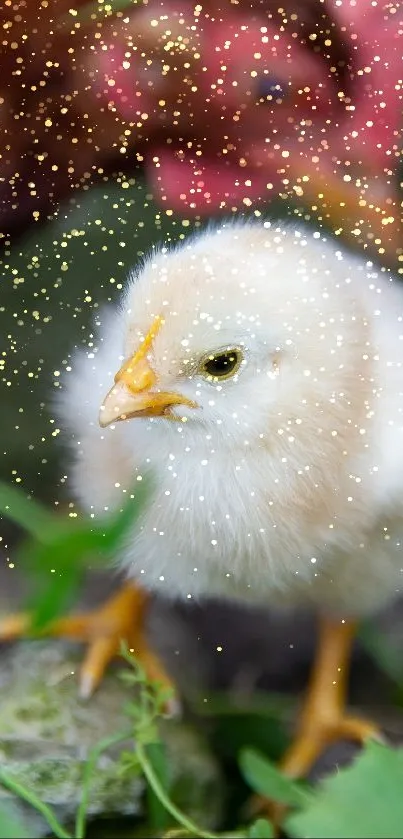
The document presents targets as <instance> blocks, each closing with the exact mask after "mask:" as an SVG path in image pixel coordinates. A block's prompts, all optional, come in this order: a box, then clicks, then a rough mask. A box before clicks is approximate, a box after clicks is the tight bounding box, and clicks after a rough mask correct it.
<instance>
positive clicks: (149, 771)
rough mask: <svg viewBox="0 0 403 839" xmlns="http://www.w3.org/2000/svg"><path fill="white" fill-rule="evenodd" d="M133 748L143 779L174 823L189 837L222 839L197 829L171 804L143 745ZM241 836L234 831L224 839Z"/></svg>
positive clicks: (169, 833)
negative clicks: (179, 825) (180, 826)
mask: <svg viewBox="0 0 403 839" xmlns="http://www.w3.org/2000/svg"><path fill="white" fill-rule="evenodd" d="M134 748H135V753H136V755H137V758H138V761H139V763H140V765H141V768H142V770H143V773H144V775H145V777H146V778H147V781H148V783H149V784H150V787H151V788H152V790H153V792H154V793H155V795H156V796H157V798H158V799H159V800H160V802H161V804H162V805H163V806H164V807H165V809H166V810H167V812H168V813H170V815H171V816H172V818H174V819H175V821H177V822H178V824H181V825H182V827H183V828H184V831H186V833H189V834H190V835H191V836H197V837H199V839H223V836H222V834H220V833H210V832H209V831H207V830H203V829H202V828H200V827H198V826H197V824H195V823H194V822H193V821H192V820H191V819H189V818H188V817H187V816H186V815H185V813H182V811H181V810H179V808H178V807H176V805H175V804H174V803H173V801H171V799H170V798H169V797H168V795H167V794H166V792H165V790H164V789H163V788H162V786H161V784H160V781H159V779H158V777H157V775H156V773H155V772H154V769H153V767H152V765H151V763H150V761H149V759H148V757H147V755H146V752H145V749H144V747H143V744H142V743H140V742H137V743H135V746H134ZM181 833H182V832H180V833H179V835H181ZM169 835H172V836H174V835H175V831H173V832H171V831H168V833H167V834H166V836H169ZM182 835H183V834H182ZM242 836H244V834H243V833H240V832H239V831H234V832H233V833H226V834H225V837H226V839H230V837H233V839H236V837H242Z"/></svg>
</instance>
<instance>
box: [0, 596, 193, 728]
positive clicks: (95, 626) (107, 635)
mask: <svg viewBox="0 0 403 839" xmlns="http://www.w3.org/2000/svg"><path fill="white" fill-rule="evenodd" d="M148 599H149V595H148V594H146V593H145V592H144V591H142V590H141V589H139V588H136V587H135V586H133V585H128V584H127V585H125V586H123V587H122V588H121V589H120V590H119V591H118V593H117V594H115V595H114V596H113V597H111V599H110V600H108V601H107V602H106V603H105V604H104V605H103V606H101V607H100V608H99V609H96V610H94V611H93V612H88V613H83V614H76V615H69V616H67V617H64V618H60V619H58V620H56V621H53V622H52V623H51V624H49V626H47V627H46V628H45V629H44V630H43V631H41V632H40V633H39V634H40V635H41V636H53V637H64V638H70V639H72V640H75V641H83V642H84V643H86V644H88V650H87V654H86V656H85V658H84V661H83V663H82V665H81V670H80V682H79V684H80V696H81V697H83V698H88V697H89V696H91V694H92V693H93V692H94V690H95V689H96V687H97V686H98V685H99V683H100V682H101V680H102V677H103V675H104V673H105V670H106V668H107V666H108V664H109V663H110V661H111V660H112V659H113V658H114V657H115V656H116V655H119V654H120V651H121V644H122V642H125V643H126V644H127V646H128V648H129V650H130V652H131V653H133V655H134V656H135V657H136V658H137V659H138V661H139V662H140V664H141V665H142V667H143V668H144V671H145V673H146V676H147V678H148V679H150V680H152V681H156V682H159V683H160V684H161V685H162V686H163V687H166V688H169V689H170V691H172V690H173V686H172V682H171V680H170V678H169V676H168V675H167V673H166V671H165V668H164V666H163V665H162V663H161V662H160V661H159V659H158V657H157V656H156V655H155V653H154V652H153V651H152V650H151V649H150V647H149V646H148V643H147V641H146V638H145V635H144V630H143V624H144V616H145V611H146V607H147V604H148ZM29 623H30V619H29V615H26V614H17V615H11V616H10V617H8V618H4V620H2V621H0V641H11V640H14V639H17V638H21V637H22V636H23V635H24V634H26V633H28V632H29ZM176 705H177V702H176V700H175V699H172V701H169V702H168V703H167V706H168V707H167V711H171V712H173V711H174V709H175V707H176Z"/></svg>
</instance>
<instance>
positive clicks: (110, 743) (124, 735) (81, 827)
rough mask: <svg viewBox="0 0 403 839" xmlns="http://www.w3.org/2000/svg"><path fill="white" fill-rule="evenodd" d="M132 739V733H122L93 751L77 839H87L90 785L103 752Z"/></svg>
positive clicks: (89, 760)
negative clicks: (86, 828) (86, 827)
mask: <svg viewBox="0 0 403 839" xmlns="http://www.w3.org/2000/svg"><path fill="white" fill-rule="evenodd" d="M131 737H132V732H131V731H124V732H120V734H114V735H113V736H112V737H105V739H104V740H101V741H100V742H99V743H97V745H96V746H94V748H93V749H91V751H90V753H89V755H88V759H87V761H86V764H85V769H84V776H83V791H82V795H81V801H80V804H79V807H78V810H77V813H76V825H75V831H74V837H75V839H84V837H85V826H86V819H87V810H88V799H89V794H90V785H91V780H92V777H93V772H94V769H95V766H96V763H97V761H98V759H99V757H100V755H101V754H102V752H104V751H106V749H109V748H110V746H115V745H116V743H121V742H122V741H123V740H129V739H130V738H131Z"/></svg>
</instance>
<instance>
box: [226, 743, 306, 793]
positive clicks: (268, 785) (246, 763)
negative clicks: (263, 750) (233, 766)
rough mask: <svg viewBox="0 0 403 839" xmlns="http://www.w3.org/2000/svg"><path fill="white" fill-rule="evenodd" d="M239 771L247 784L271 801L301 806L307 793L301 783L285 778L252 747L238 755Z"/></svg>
mask: <svg viewBox="0 0 403 839" xmlns="http://www.w3.org/2000/svg"><path fill="white" fill-rule="evenodd" d="M239 765H240V769H241V772H242V774H243V776H244V778H245V780H246V782H247V783H248V784H249V786H250V787H251V788H252V789H253V790H254V792H257V793H258V795H263V796H264V797H265V798H270V799H271V800H272V801H278V802H280V803H281V804H288V805H289V806H291V807H303V806H304V804H306V802H307V800H309V793H308V792H307V790H306V789H304V788H303V787H302V784H300V783H297V782H296V781H292V780H290V778H286V776H285V775H283V774H282V773H281V772H280V770H279V769H277V767H276V766H275V765H274V764H273V763H271V762H270V761H269V760H268V759H267V758H266V757H264V756H263V755H261V754H259V752H257V751H255V750H254V749H243V750H242V751H241V754H240V757H239Z"/></svg>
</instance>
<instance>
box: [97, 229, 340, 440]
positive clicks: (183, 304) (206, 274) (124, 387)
mask: <svg viewBox="0 0 403 839" xmlns="http://www.w3.org/2000/svg"><path fill="white" fill-rule="evenodd" d="M334 259H335V256H334V251H333V249H332V250H330V251H329V249H324V248H323V243H322V242H318V241H315V239H314V237H313V234H312V233H310V232H306V231H304V230H303V229H302V230H296V231H295V230H293V229H291V228H289V229H287V228H281V230H280V229H276V228H272V227H270V228H269V229H267V228H266V227H264V226H262V225H259V226H258V225H253V224H246V225H245V224H244V225H239V224H235V225H234V224H229V225H226V226H225V225H224V226H222V227H221V228H218V229H217V230H210V231H208V232H207V233H205V234H204V235H202V236H200V235H199V236H198V237H197V238H194V239H190V240H188V241H187V242H186V243H185V244H182V245H181V246H180V247H177V248H175V249H172V250H168V249H162V250H161V251H159V252H157V253H155V254H154V255H152V256H151V257H150V258H149V259H148V260H147V261H146V262H145V265H144V266H143V268H142V270H141V271H140V272H139V273H138V275H137V276H136V277H135V278H133V281H132V282H131V284H130V286H129V289H128V291H127V293H126V295H125V298H124V301H123V304H122V318H123V324H124V326H123V331H124V348H123V363H122V367H121V369H120V371H119V372H118V373H117V375H116V377H115V384H114V386H113V387H112V389H111V390H110V392H109V394H108V395H107V397H106V399H105V402H104V404H103V406H102V408H101V413H100V422H101V424H102V425H108V424H110V423H113V422H116V421H120V420H122V419H130V418H132V417H133V418H134V417H139V416H147V417H151V418H153V419H154V421H155V422H158V423H163V425H164V426H166V427H168V426H171V428H172V427H173V422H176V423H178V422H180V423H183V424H186V425H187V426H188V427H189V426H190V425H191V427H192V429H193V430H194V432H195V433H198V431H199V432H200V433H202V434H204V435H205V434H206V433H208V434H211V435H212V436H214V435H215V436H220V437H221V438H223V439H227V440H228V441H229V442H230V443H231V444H233V443H234V442H235V443H236V441H237V440H238V439H239V442H242V443H244V441H245V438H246V437H250V438H252V437H256V438H258V437H259V436H260V437H261V436H262V435H266V434H267V433H268V431H269V430H270V419H271V418H274V417H276V416H277V417H278V416H279V415H283V416H286V415H287V412H288V413H292V414H293V415H294V414H295V413H296V412H297V413H298V411H299V410H300V409H301V407H302V406H303V405H305V406H307V405H308V403H309V402H311V403H312V404H316V405H317V404H318V401H317V400H318V398H319V399H323V398H325V399H328V398H330V395H331V392H332V384H331V381H329V373H331V371H330V367H329V364H330V366H331V364H332V361H331V359H332V355H334V354H335V351H336V348H337V353H336V355H337V364H338V365H339V366H340V362H341V361H342V360H343V359H342V355H343V351H344V350H343V342H341V343H340V334H339V333H340V328H339V327H340V314H338V312H334V311H333V303H332V295H331V294H330V295H329V294H327V293H326V284H323V277H324V276H326V274H327V273H328V274H329V275H330V269H332V284H333V286H334V285H335V279H334V265H332V262H334ZM319 278H320V281H319ZM320 333H322V340H320ZM324 357H326V363H325V365H324ZM331 378H332V377H331V375H330V380H331ZM169 420H170V421H171V422H169ZM172 421H173V422H172Z"/></svg>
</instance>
